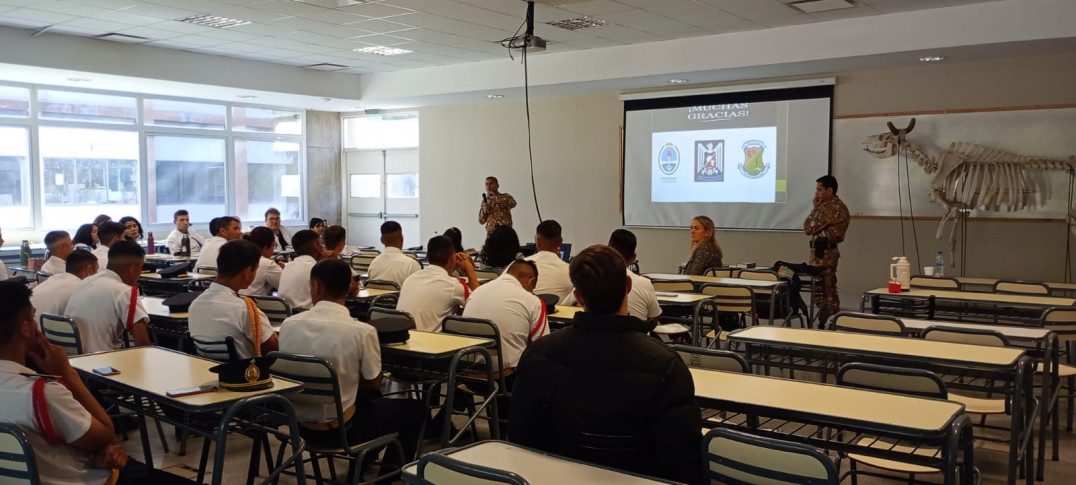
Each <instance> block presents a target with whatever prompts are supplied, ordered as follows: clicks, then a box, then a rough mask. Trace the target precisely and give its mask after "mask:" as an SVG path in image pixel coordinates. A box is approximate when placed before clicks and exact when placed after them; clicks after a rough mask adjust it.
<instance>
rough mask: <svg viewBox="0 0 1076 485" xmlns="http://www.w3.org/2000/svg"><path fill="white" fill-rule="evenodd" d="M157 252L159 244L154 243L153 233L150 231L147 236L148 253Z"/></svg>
mask: <svg viewBox="0 0 1076 485" xmlns="http://www.w3.org/2000/svg"><path fill="white" fill-rule="evenodd" d="M156 252H157V246H156V245H155V244H153V233H152V232H151V233H149V236H147V237H146V254H154V253H156Z"/></svg>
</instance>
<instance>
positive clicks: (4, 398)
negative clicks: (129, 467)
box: [0, 360, 112, 485]
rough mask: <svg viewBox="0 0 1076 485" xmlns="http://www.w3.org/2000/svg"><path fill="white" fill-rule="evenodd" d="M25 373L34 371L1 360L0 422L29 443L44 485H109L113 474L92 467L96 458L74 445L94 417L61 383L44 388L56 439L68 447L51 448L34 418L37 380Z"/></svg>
mask: <svg viewBox="0 0 1076 485" xmlns="http://www.w3.org/2000/svg"><path fill="white" fill-rule="evenodd" d="M22 373H26V374H33V373H34V371H32V370H30V369H28V368H26V367H25V366H22V365H19V364H18V363H15V362H12V361H10V360H0V422H5V423H11V424H14V425H15V426H18V427H19V429H21V430H22V431H23V432H24V433H26V437H27V439H28V440H29V441H30V447H31V448H33V450H34V459H35V460H36V461H37V473H38V477H39V478H40V479H41V483H48V484H60V485H83V484H92V485H98V484H103V483H105V482H107V481H108V479H109V478H110V476H111V474H112V472H111V471H110V470H102V469H98V468H94V467H93V457H92V456H90V454H89V453H87V452H85V451H82V450H80V449H78V448H75V447H74V446H70V444H71V443H73V442H75V441H78V439H79V438H82V436H83V435H85V434H86V432H87V431H89V430H90V424H91V423H92V422H93V416H92V415H91V414H90V412H89V411H88V410H86V408H84V407H82V404H81V403H79V402H78V401H77V400H76V399H75V396H73V395H72V394H71V391H68V390H67V388H66V387H64V386H63V385H62V384H60V383H59V382H55V381H52V382H49V383H47V384H45V404H46V406H47V407H48V415H49V418H50V421H51V422H52V426H53V430H54V432H55V433H56V436H57V437H59V438H60V440H61V441H63V442H64V443H67V445H52V444H49V442H48V440H47V439H45V435H44V434H43V433H42V432H41V429H40V428H38V426H37V419H36V418H35V417H34V408H33V402H34V401H33V388H34V381H36V380H37V379H40V378H38V377H27V376H24V375H21V374H22Z"/></svg>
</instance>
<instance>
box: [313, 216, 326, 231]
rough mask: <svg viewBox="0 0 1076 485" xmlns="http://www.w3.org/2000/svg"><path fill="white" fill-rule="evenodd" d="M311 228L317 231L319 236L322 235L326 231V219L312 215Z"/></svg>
mask: <svg viewBox="0 0 1076 485" xmlns="http://www.w3.org/2000/svg"><path fill="white" fill-rule="evenodd" d="M309 229H310V230H311V231H314V232H316V233H317V234H318V236H321V235H322V234H324V233H325V219H322V218H320V217H311V218H310V227H309Z"/></svg>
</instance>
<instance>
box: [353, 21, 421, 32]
mask: <svg viewBox="0 0 1076 485" xmlns="http://www.w3.org/2000/svg"><path fill="white" fill-rule="evenodd" d="M347 26H348V27H351V28H353V29H361V30H368V31H370V32H374V33H376V34H384V33H388V32H402V31H406V30H411V29H414V28H415V26H414V25H408V24H401V23H398V22H392V21H389V20H381V19H374V20H365V21H362V22H353V23H350V24H347Z"/></svg>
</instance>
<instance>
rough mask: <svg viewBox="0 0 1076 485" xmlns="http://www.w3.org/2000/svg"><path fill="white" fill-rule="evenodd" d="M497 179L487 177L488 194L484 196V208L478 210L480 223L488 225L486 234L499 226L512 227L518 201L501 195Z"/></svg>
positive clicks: (509, 196) (506, 195)
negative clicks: (514, 209) (513, 210)
mask: <svg viewBox="0 0 1076 485" xmlns="http://www.w3.org/2000/svg"><path fill="white" fill-rule="evenodd" d="M500 188H501V185H500V184H499V183H498V182H497V177H486V193H484V194H482V206H481V207H480V208H479V209H478V223H479V224H485V225H486V232H493V229H495V228H496V227H497V226H509V227H511V226H512V208H513V207H515V206H516V199H513V198H512V196H511V195H508V194H502V193H500Z"/></svg>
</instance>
